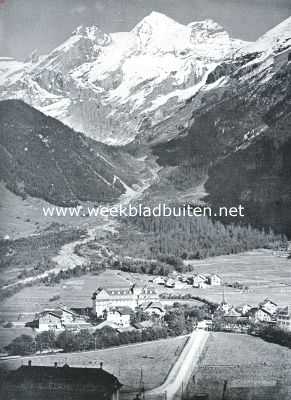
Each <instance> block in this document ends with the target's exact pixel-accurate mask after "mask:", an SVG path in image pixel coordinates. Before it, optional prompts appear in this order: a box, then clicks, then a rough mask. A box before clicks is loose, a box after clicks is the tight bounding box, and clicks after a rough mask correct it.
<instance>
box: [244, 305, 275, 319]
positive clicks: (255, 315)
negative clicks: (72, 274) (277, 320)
mask: <svg viewBox="0 0 291 400" xmlns="http://www.w3.org/2000/svg"><path fill="white" fill-rule="evenodd" d="M247 316H248V317H249V319H250V320H252V321H253V322H273V315H272V314H270V313H269V312H268V311H266V310H265V309H263V308H257V307H254V308H252V309H251V310H249V311H248V313H247Z"/></svg>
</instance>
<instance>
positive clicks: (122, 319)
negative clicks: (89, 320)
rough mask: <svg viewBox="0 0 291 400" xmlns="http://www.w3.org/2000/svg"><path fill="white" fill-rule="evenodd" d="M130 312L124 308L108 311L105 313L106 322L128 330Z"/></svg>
mask: <svg viewBox="0 0 291 400" xmlns="http://www.w3.org/2000/svg"><path fill="white" fill-rule="evenodd" d="M131 314H132V310H131V309H129V308H126V307H119V308H113V309H110V310H109V311H108V312H106V320H107V321H108V322H111V323H113V324H115V325H117V326H118V327H123V328H128V327H129V326H130V317H131Z"/></svg>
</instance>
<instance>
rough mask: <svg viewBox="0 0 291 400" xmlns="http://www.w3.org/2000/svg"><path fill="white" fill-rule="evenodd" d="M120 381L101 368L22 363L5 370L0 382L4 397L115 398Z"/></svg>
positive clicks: (10, 399) (8, 399)
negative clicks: (15, 368) (18, 366)
mask: <svg viewBox="0 0 291 400" xmlns="http://www.w3.org/2000/svg"><path fill="white" fill-rule="evenodd" d="M121 387H122V384H121V383H120V382H119V380H118V379H117V378H116V377H115V376H114V375H112V374H110V373H109V372H107V371H105V370H104V369H103V368H102V363H101V364H100V368H75V367H70V366H69V365H67V364H65V365H64V366H63V367H58V365H57V363H55V366H52V367H48V366H32V365H31V361H29V364H28V365H23V366H21V367H20V368H18V369H17V370H15V371H11V372H9V373H8V374H7V376H6V379H5V382H4V383H3V385H2V386H1V392H0V394H1V398H3V399H6V400H27V399H29V400H39V399H49V400H50V399H54V400H63V399H70V400H80V399H85V398H86V400H96V399H104V400H119V392H120V388H121Z"/></svg>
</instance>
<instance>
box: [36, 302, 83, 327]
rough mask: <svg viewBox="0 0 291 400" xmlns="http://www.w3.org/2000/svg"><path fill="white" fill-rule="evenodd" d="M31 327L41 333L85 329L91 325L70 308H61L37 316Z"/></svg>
mask: <svg viewBox="0 0 291 400" xmlns="http://www.w3.org/2000/svg"><path fill="white" fill-rule="evenodd" d="M30 326H32V327H34V328H35V329H36V330H37V331H39V332H43V331H49V330H53V331H56V330H64V329H74V330H76V329H85V328H88V327H91V324H89V323H88V322H86V321H85V320H84V319H83V318H82V317H81V316H79V315H78V314H76V313H74V312H73V311H72V310H70V309H69V308H67V307H59V308H57V309H47V310H44V311H42V312H41V313H39V314H36V316H35V319H34V321H33V322H32V323H30Z"/></svg>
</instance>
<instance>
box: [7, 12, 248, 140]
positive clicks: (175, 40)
mask: <svg viewBox="0 0 291 400" xmlns="http://www.w3.org/2000/svg"><path fill="white" fill-rule="evenodd" d="M245 45H246V43H245V42H242V41H240V40H235V39H232V38H230V36H229V35H228V34H227V32H226V31H225V30H224V29H223V28H222V27H221V26H220V25H219V24H217V23H216V22H214V21H212V20H205V21H199V22H194V23H191V24H189V25H187V26H185V25H181V24H179V23H177V22H175V21H174V20H172V19H171V18H168V17H166V16H164V15H163V14H159V13H155V12H153V13H152V14H150V15H149V16H147V17H146V18H144V19H143V20H142V21H141V22H140V23H138V24H137V25H136V27H135V28H134V29H133V30H132V31H131V32H120V33H113V34H105V33H104V32H102V31H100V29H98V28H97V27H94V26H93V27H79V28H78V29H77V30H76V31H75V32H74V33H73V35H72V36H71V37H70V38H69V39H68V40H67V41H66V42H65V43H63V44H62V45H60V46H59V47H58V48H56V49H55V50H53V51H52V52H51V53H50V54H48V55H47V56H43V57H40V58H39V59H37V57H36V56H35V55H34V57H33V58H32V59H31V61H30V62H27V63H24V64H22V65H17V66H16V64H17V63H16V62H15V61H13V60H11V71H10V72H9V62H7V60H6V61H5V65H4V61H3V62H2V67H1V60H0V69H2V70H4V69H5V74H4V75H3V76H2V79H1V82H0V85H1V87H0V88H1V90H0V92H1V98H2V99H7V98H19V99H22V100H24V101H25V102H27V103H28V104H31V105H33V106H34V107H36V108H38V109H39V110H41V111H42V112H44V113H45V114H47V115H50V116H53V117H56V118H58V119H60V120H61V121H62V122H64V123H66V124H68V125H69V126H71V127H73V128H75V129H77V130H80V131H83V132H84V133H85V134H87V135H89V136H91V137H92V138H94V139H97V140H101V141H103V142H106V143H109V144H126V143H129V142H131V141H133V140H134V139H136V141H137V142H147V141H153V140H160V136H161V135H162V136H165V138H166V140H168V139H169V138H171V137H173V136H176V135H177V134H178V132H179V131H180V130H181V128H183V127H187V126H188V125H189V120H190V118H191V113H190V114H189V113H184V114H183V117H181V118H180V119H179V123H178V122H177V123H176V124H171V129H170V131H169V132H166V133H165V132H164V131H163V129H160V123H163V122H164V121H165V120H167V119H169V118H171V117H175V114H176V112H177V111H178V110H179V109H180V108H181V107H183V106H185V102H186V101H187V99H189V98H191V97H192V96H194V95H195V94H197V93H198V92H199V91H200V90H201V88H202V87H203V86H204V84H205V82H206V80H207V77H208V75H209V74H210V73H211V72H212V71H213V70H214V69H215V68H216V67H217V65H219V64H220V63H221V62H223V61H225V60H228V59H229V58H231V57H232V56H233V54H234V52H236V51H238V50H239V49H240V48H241V47H243V46H245Z"/></svg>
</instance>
